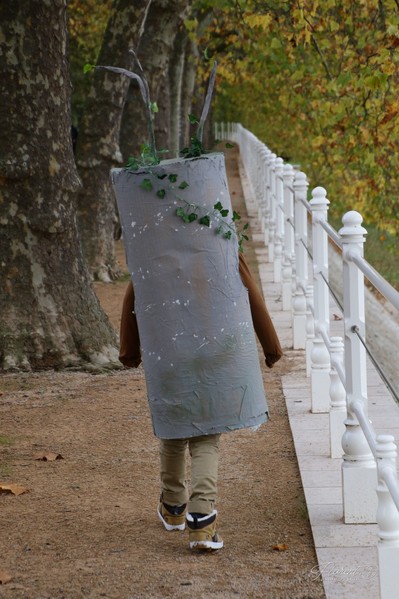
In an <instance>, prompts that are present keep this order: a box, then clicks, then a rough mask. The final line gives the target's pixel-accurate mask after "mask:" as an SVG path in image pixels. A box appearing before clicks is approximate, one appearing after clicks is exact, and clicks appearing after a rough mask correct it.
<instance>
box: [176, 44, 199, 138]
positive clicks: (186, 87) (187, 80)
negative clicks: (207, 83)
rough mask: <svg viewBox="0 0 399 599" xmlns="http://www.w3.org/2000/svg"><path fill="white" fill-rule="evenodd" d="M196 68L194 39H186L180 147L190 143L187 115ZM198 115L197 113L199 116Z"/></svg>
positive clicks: (196, 52) (192, 92) (196, 49)
mask: <svg viewBox="0 0 399 599" xmlns="http://www.w3.org/2000/svg"><path fill="white" fill-rule="evenodd" d="M197 69H198V48H197V44H196V43H195V41H193V40H191V39H188V40H187V44H186V50H185V54H184V70H183V79H182V91H181V96H182V101H181V116H180V118H181V132H180V147H181V148H184V147H186V146H188V145H189V144H190V121H189V119H188V115H189V114H191V113H192V103H193V94H194V89H195V79H196V76H197ZM199 116H200V115H198V117H199Z"/></svg>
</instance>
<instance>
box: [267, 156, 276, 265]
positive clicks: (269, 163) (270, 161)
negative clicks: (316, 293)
mask: <svg viewBox="0 0 399 599" xmlns="http://www.w3.org/2000/svg"><path fill="white" fill-rule="evenodd" d="M276 158H277V156H276V154H273V152H270V154H269V155H268V157H267V160H266V163H265V174H266V176H265V181H266V185H265V246H266V247H267V248H268V247H269V241H270V219H271V202H272V200H271V193H272V189H271V185H272V183H271V181H272V165H273V163H274V160H275V159H276ZM269 261H270V260H269Z"/></svg>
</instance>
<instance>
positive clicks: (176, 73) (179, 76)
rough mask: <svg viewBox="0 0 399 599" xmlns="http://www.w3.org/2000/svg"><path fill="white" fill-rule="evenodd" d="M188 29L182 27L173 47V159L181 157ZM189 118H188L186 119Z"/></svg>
mask: <svg viewBox="0 0 399 599" xmlns="http://www.w3.org/2000/svg"><path fill="white" fill-rule="evenodd" d="M187 35H188V32H187V29H186V28H185V26H184V25H183V26H182V27H180V29H179V31H178V33H177V35H176V37H175V43H174V46H173V53H172V56H171V60H170V64H169V86H170V106H171V110H170V117H169V120H170V144H169V148H170V152H171V155H172V156H173V157H177V156H179V152H180V150H181V147H180V138H181V127H182V122H181V105H182V83H183V73H184V63H185V53H186V44H187ZM186 118H187V117H186ZM187 120H188V118H187Z"/></svg>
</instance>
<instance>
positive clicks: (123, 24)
mask: <svg viewBox="0 0 399 599" xmlns="http://www.w3.org/2000/svg"><path fill="white" fill-rule="evenodd" d="M149 6H150V0H114V2H113V4H112V9H111V13H110V18H109V21H108V24H107V28H106V31H105V34H104V38H103V42H102V46H101V50H100V53H99V56H98V59H97V62H98V64H101V65H113V66H119V67H123V68H130V67H131V63H132V57H131V55H129V52H128V51H129V48H132V47H133V48H135V47H137V45H138V43H139V40H140V37H141V35H142V32H143V28H144V24H145V20H146V16H147V11H148V8H149ZM91 77H92V84H91V88H90V90H89V93H88V95H87V99H86V104H85V110H84V114H83V117H82V119H81V121H80V125H79V135H78V143H77V151H76V163H77V166H78V170H79V174H80V177H81V180H82V183H83V186H82V189H81V190H80V192H79V196H78V215H79V228H80V232H81V239H82V244H83V249H84V254H85V257H86V260H87V262H88V265H89V269H90V271H91V273H92V275H93V276H94V278H95V279H99V280H101V281H106V282H108V281H110V280H111V279H113V278H115V276H116V274H117V272H116V266H115V253H114V229H115V227H116V224H117V222H118V219H117V213H116V207H115V200H114V194H113V191H112V188H111V183H110V177H109V171H110V169H111V168H112V167H115V166H118V165H121V164H123V160H122V155H121V153H120V150H119V132H120V125H121V119H122V110H123V106H124V103H125V98H126V93H127V90H128V86H129V80H128V79H127V78H126V77H120V76H119V77H118V76H115V75H114V74H113V73H109V72H107V71H100V70H96V71H94V72H93V73H92V75H91Z"/></svg>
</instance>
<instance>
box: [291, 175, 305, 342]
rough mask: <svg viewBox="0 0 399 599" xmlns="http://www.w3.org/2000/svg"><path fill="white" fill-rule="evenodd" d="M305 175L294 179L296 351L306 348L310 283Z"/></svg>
mask: <svg viewBox="0 0 399 599" xmlns="http://www.w3.org/2000/svg"><path fill="white" fill-rule="evenodd" d="M308 185H309V184H308V181H307V178H306V175H305V173H302V172H300V171H299V172H296V173H295V179H294V198H295V205H294V222H295V291H294V297H293V300H292V308H293V310H292V329H293V347H294V349H305V347H306V297H305V293H306V286H307V283H308V255H307V251H306V247H307V241H308V221H307V218H308V213H307V209H306V206H305V204H304V202H305V201H306V195H307V190H308Z"/></svg>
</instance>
